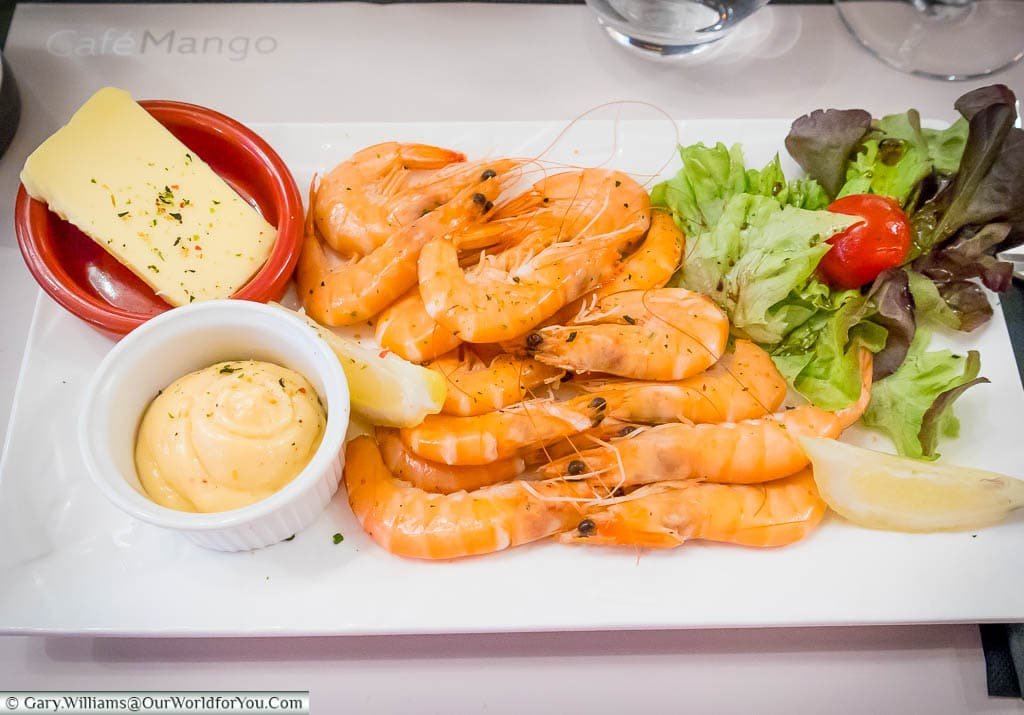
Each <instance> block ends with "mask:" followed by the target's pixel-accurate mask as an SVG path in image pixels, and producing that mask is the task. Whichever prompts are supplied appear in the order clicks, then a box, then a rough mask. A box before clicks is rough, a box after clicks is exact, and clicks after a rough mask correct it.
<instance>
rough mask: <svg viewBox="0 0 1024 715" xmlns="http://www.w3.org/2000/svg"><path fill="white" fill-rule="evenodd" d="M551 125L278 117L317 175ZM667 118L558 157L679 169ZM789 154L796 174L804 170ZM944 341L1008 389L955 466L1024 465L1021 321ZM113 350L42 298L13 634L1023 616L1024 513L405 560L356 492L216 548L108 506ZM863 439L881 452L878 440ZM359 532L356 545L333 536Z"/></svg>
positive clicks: (29, 363)
mask: <svg viewBox="0 0 1024 715" xmlns="http://www.w3.org/2000/svg"><path fill="white" fill-rule="evenodd" d="M562 128H563V127H562V125H556V124H554V123H489V124H408V125H405V124H393V125H362V124H360V125H267V126H261V127H257V130H258V131H260V132H261V133H262V134H263V136H265V137H266V139H267V140H268V141H269V142H270V143H271V144H272V145H273V146H274V147H276V148H277V149H278V151H279V152H280V153H281V154H282V156H283V157H284V158H285V160H286V161H287V162H288V164H289V165H290V166H291V168H292V170H293V171H294V172H295V175H296V179H297V180H298V182H299V184H300V186H303V187H304V186H306V185H308V182H309V180H310V178H311V176H312V174H313V172H314V171H323V170H324V169H327V168H330V167H331V166H332V165H333V164H334V163H335V162H336V161H338V160H340V159H342V158H343V157H345V156H347V155H348V154H349V153H351V152H352V151H354V150H356V149H358V148H360V147H363V146H366V145H368V144H371V143H374V142H377V141H383V140H388V139H398V140H405V141H425V142H429V143H436V144H440V145H445V146H452V147H457V148H459V149H462V150H463V151H465V152H467V153H468V154H469V155H470V156H483V155H499V154H505V155H510V154H511V155H529V156H532V155H536V154H539V153H540V152H541V151H543V150H544V148H545V147H547V146H548V145H549V144H550V143H551V142H552V141H553V140H554V139H555V138H556V136H558V134H559V132H560V131H561V130H562ZM679 129H680V136H681V139H682V141H684V142H685V143H690V142H694V141H698V140H703V141H705V142H713V141H718V140H721V141H725V142H733V141H742V142H743V145H744V149H745V151H746V155H747V158H748V163H749V164H750V165H752V166H758V165H761V164H763V163H764V162H765V161H767V160H768V159H769V158H770V157H771V155H772V154H774V153H775V152H776V151H780V150H781V147H782V139H783V137H784V136H785V133H786V130H787V129H788V122H784V121H759V122H734V121H700V122H682V123H680V124H679ZM674 141H675V129H674V127H673V125H672V124H670V123H667V122H660V123H658V122H647V123H643V122H621V123H612V122H584V123H580V124H577V125H575V126H574V127H573V128H572V129H571V130H570V131H569V132H568V133H567V134H566V135H564V136H563V137H562V138H561V139H559V141H558V142H557V144H556V147H555V149H554V150H553V151H552V152H549V153H548V154H547V155H546V157H547V158H549V159H556V160H560V161H564V162H567V163H578V164H584V165H596V164H600V163H606V164H607V165H610V166H614V167H616V168H620V169H624V170H628V171H632V172H635V173H638V174H644V175H652V174H656V173H663V174H665V175H668V174H670V173H672V172H674V171H675V170H676V169H677V168H678V159H676V158H675V157H674V151H673V144H674ZM794 169H795V167H794V166H793V164H792V163H788V164H787V171H788V172H790V173H795V171H794ZM936 343H942V344H945V345H949V346H953V347H957V348H959V349H967V348H968V347H974V348H977V349H978V350H980V351H981V355H982V366H983V368H982V370H983V374H985V375H986V376H988V377H989V378H990V379H991V380H992V384H991V385H986V386H981V387H976V388H973V389H972V390H970V391H969V392H968V393H967V394H966V395H965V396H964V397H963V398H962V399H961V401H960V402H959V403H958V405H957V412H958V414H959V415H960V416H961V420H962V423H963V429H962V432H961V436H960V438H959V439H958V440H955V441H950V442H948V443H945V444H943V446H942V448H943V453H944V456H945V458H946V459H948V460H949V461H952V462H958V463H962V464H969V465H973V466H978V467H984V468H989V469H994V470H997V471H1002V472H1006V473H1009V474H1013V475H1015V476H1018V477H1024V439H1022V438H1021V431H1020V422H1021V419H1022V416H1024V390H1022V388H1021V383H1020V379H1019V376H1018V372H1017V366H1016V363H1015V362H1014V357H1013V352H1012V350H1011V346H1010V342H1009V338H1008V335H1007V331H1006V325H1005V323H1004V321H1003V317H1002V313H1001V312H1000V310H999V309H998V308H997V309H996V311H995V318H994V319H993V320H992V322H991V323H990V324H988V325H987V326H985V327H984V328H982V329H980V330H978V331H977V332H976V333H973V334H971V335H969V336H938V337H937V338H936ZM110 346H111V343H110V341H109V340H107V339H106V338H104V337H101V336H100V335H98V334H97V333H95V332H93V331H92V330H91V329H90V328H88V327H86V326H85V325H84V324H83V323H81V322H79V321H78V320H77V319H75V318H74V317H72V316H70V315H68V314H67V313H65V312H64V311H63V310H61V309H60V308H59V307H58V306H57V305H56V304H54V303H52V302H51V301H50V300H49V299H47V298H46V297H45V296H42V297H41V298H40V300H39V303H38V305H37V309H36V315H35V319H34V323H33V328H32V331H31V334H30V336H29V340H28V345H27V347H26V350H25V358H24V363H23V367H22V374H21V377H20V383H19V386H18V391H17V396H16V399H15V404H14V407H13V410H12V422H11V426H10V430H9V432H8V439H7V444H6V447H5V451H4V455H3V461H2V464H0V631H2V632H8V633H93V634H96V633H106V634H123V635H135V634H142V635H306V634H325V635H326V634H396V633H453V632H473V631H528V630H567V629H613V628H702V627H739V626H780V625H824V624H880V623H924V622H955V621H966V622H978V621H1004V620H1024V569H1021V568H1019V564H1018V561H1019V558H1018V557H1019V554H1020V553H1021V551H1022V549H1024V519H1020V518H1014V519H1011V520H1010V521H1008V522H1006V523H1004V524H1001V525H999V526H996V527H993V528H991V529H986V530H983V531H980V532H977V533H973V532H968V533H956V534H934V535H905V534H895V533H885V532H880V531H868V530H864V529H859V528H857V527H854V526H852V525H850V524H848V523H844V522H843V521H842V520H841V519H839V518H838V517H835V516H830V517H829V518H828V519H827V521H826V523H825V524H824V525H823V526H822V527H821V529H820V530H818V531H817V532H816V533H814V534H813V535H812V536H811V537H810V538H809V539H807V540H806V541H805V542H803V543H799V544H796V545H794V546H790V547H787V548H783V549H778V550H771V551H756V550H748V549H742V548H733V547H728V546H718V545H710V544H699V543H694V544H689V545H687V546H684V547H682V548H679V549H675V550H672V551H667V552H657V553H636V552H633V551H628V550H621V551H619V550H607V549H593V548H579V547H577V548H574V547H567V546H559V545H557V544H554V543H540V544H535V545H531V546H527V547H523V548H519V549H514V550H512V551H509V552H506V553H502V554H496V555H493V556H488V557H483V558H476V559H470V560H464V561H459V562H452V563H426V562H416V561H407V560H402V559H400V558H397V557H394V556H391V555H390V554H388V553H387V552H385V551H384V550H382V549H380V548H379V547H377V546H376V545H375V544H373V543H372V542H371V541H370V540H369V539H368V538H367V537H366V536H364V535H363V533H362V531H361V530H360V528H359V525H358V524H357V523H356V521H355V519H354V518H353V517H352V515H351V513H350V511H349V508H348V505H347V503H346V500H345V495H344V491H343V490H342V492H339V494H338V495H337V497H336V498H335V499H334V502H333V503H332V504H331V506H330V507H329V508H328V510H327V511H326V512H325V513H324V514H323V515H322V516H321V518H320V519H319V521H317V522H316V523H315V524H314V525H313V526H312V527H311V528H309V529H308V530H307V531H304V532H303V533H300V534H298V535H297V536H296V537H295V539H294V540H292V541H290V542H284V543H281V544H278V545H276V546H273V547H270V548H267V549H264V550H261V551H257V552H253V553H241V554H224V553H218V552H214V551H205V550H203V549H201V548H199V547H197V546H195V545H193V544H192V543H191V542H189V541H188V540H187V539H186V538H184V537H182V536H179V535H177V534H174V533H167V532H164V531H161V530H159V529H157V528H154V527H151V526H147V525H145V524H141V523H137V522H135V521H133V520H132V519H130V518H128V517H127V516H125V515H124V514H122V513H121V512H119V511H118V510H117V509H115V508H114V507H112V506H110V505H109V504H107V502H106V501H105V500H104V499H103V497H102V496H100V494H99V493H98V491H97V490H96V489H95V488H94V487H93V485H92V484H91V482H89V480H88V478H87V476H86V474H85V473H84V471H83V469H82V465H81V461H80V459H79V452H78V446H77V444H76V442H75V438H74V435H75V423H76V420H77V419H78V410H79V404H80V399H81V395H82V392H83V389H84V387H85V383H86V381H87V380H88V378H89V377H90V375H91V374H92V372H93V370H94V369H95V368H96V365H97V363H98V362H99V360H100V359H101V358H102V357H103V355H104V354H105V353H106V351H107V350H109V348H110ZM852 438H853V439H854V440H858V441H861V442H862V443H865V444H875V445H877V446H882V447H884V446H885V445H884V442H883V441H882V440H881V439H880V438H878V437H874V436H871V435H869V434H867V433H860V434H854V435H853V436H852ZM335 532H341V533H342V534H344V536H345V540H344V542H343V543H341V544H339V545H334V544H333V543H332V539H331V536H332V535H333V534H334V533H335Z"/></svg>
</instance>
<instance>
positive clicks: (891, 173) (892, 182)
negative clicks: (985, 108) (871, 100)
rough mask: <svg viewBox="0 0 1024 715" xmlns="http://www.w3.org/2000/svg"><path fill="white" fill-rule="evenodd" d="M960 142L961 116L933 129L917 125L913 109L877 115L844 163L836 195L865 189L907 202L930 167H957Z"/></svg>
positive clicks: (951, 170) (964, 133)
mask: <svg viewBox="0 0 1024 715" xmlns="http://www.w3.org/2000/svg"><path fill="white" fill-rule="evenodd" d="M966 143H967V122H966V121H965V120H963V119H960V120H958V121H957V122H955V123H953V124H952V125H951V126H950V127H949V128H947V129H943V130H936V129H922V128H921V118H920V116H918V113H917V112H916V111H915V110H913V109H911V110H910V111H909V112H905V113H904V114H890V115H889V116H887V117H882V119H880V120H879V121H878V122H877V128H876V129H875V130H873V131H872V132H871V133H870V134H869V135H868V137H867V139H866V140H865V141H864V142H863V144H862V145H861V147H860V149H859V150H858V152H857V154H856V155H855V156H854V157H853V158H852V159H851V161H850V162H849V164H848V165H847V167H846V183H845V184H844V185H843V188H842V189H841V190H840V191H839V196H848V195H850V194H869V193H870V194H878V195H880V196H891V197H892V198H894V199H896V200H897V201H899V202H900V204H901V205H904V206H907V205H910V204H913V203H915V199H916V198H917V196H918V195H919V191H920V189H921V182H922V181H923V180H924V179H926V178H927V177H929V176H931V175H932V172H933V171H937V172H939V173H940V174H952V173H954V172H955V171H956V170H957V169H958V168H959V166H960V158H961V157H962V156H963V153H964V146H965V145H966Z"/></svg>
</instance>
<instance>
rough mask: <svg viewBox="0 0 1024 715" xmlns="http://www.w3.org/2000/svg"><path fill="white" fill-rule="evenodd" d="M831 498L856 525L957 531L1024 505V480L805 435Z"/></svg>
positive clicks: (817, 473)
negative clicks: (898, 455)
mask: <svg viewBox="0 0 1024 715" xmlns="http://www.w3.org/2000/svg"><path fill="white" fill-rule="evenodd" d="M800 443H801V444H802V445H803V447H804V450H805V451H806V452H807V455H808V456H809V457H810V459H811V464H812V465H813V467H814V481H815V482H817V484H818V489H819V491H820V492H821V496H822V498H823V499H824V500H825V502H826V503H827V504H828V505H829V506H830V507H831V508H832V509H833V510H835V511H836V512H838V513H839V514H840V515H841V516H843V517H845V518H846V519H849V520H850V521H852V522H853V523H855V524H859V525H860V526H866V527H869V528H872V529H887V530H890V531H916V532H927V531H957V530H961V529H975V528H978V527H982V526H988V525H990V524H994V523H996V522H998V521H1001V520H1002V519H1003V518H1005V517H1006V515H1007V514H1009V513H1010V512H1011V511H1012V510H1014V509H1017V508H1019V507H1021V506H1024V481H1021V480H1019V479H1014V478H1013V477H1007V476H1005V475H1002V474H996V473H995V472H986V471H982V470H980V469H971V468H969V467H957V466H954V465H952V464H937V463H935V462H919V461H917V460H914V459H907V458H905V457H897V456H895V455H892V454H884V453H882V452H875V451H873V450H870V449H864V448H862V447H854V446H853V445H849V444H844V443H843V442H837V441H835V440H831V439H819V438H807V437H805V438H801V440H800Z"/></svg>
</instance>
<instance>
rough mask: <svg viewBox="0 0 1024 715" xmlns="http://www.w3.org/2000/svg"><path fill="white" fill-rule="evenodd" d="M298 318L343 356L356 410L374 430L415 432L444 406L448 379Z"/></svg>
mask: <svg viewBox="0 0 1024 715" xmlns="http://www.w3.org/2000/svg"><path fill="white" fill-rule="evenodd" d="M278 307H280V308H281V309H282V310H287V311H288V312H290V313H292V314H294V315H296V316H298V317H299V318H301V319H302V320H305V321H306V322H307V323H308V324H309V325H310V326H311V327H312V328H314V329H315V330H316V331H317V333H319V335H320V337H321V338H323V340H324V342H326V343H327V344H328V345H330V346H331V349H332V350H333V351H334V354H335V355H337V356H338V361H339V362H340V363H341V367H342V369H343V370H344V371H345V377H346V378H348V390H349V396H350V397H349V399H350V400H351V403H352V411H353V412H354V413H357V414H358V415H360V416H361V417H363V418H364V419H365V420H366V421H367V422H369V423H370V424H373V425H383V426H386V427H413V426H415V425H418V424H419V423H420V422H422V421H423V418H424V417H426V416H427V415H432V414H436V413H438V412H440V411H441V407H442V405H444V398H445V394H446V392H447V386H446V385H445V381H444V377H443V376H441V375H440V374H439V373H437V372H434V371H433V370H428V369H427V368H425V367H420V366H419V365H415V364H413V363H411V362H409V361H408V360H404V359H402V358H400V357H398V356H397V355H395V354H394V353H391V352H388V351H387V350H382V349H381V348H374V347H369V346H366V345H363V344H362V343H359V342H356V341H355V340H351V339H349V338H345V337H342V336H340V335H338V334H337V333H335V332H334V331H332V330H330V329H329V328H325V327H324V326H322V325H320V324H319V323H317V322H316V321H315V320H312V319H311V318H309V317H308V316H307V315H304V314H302V313H298V312H296V311H293V310H289V309H288V308H285V307H284V306H282V305H279V306H278Z"/></svg>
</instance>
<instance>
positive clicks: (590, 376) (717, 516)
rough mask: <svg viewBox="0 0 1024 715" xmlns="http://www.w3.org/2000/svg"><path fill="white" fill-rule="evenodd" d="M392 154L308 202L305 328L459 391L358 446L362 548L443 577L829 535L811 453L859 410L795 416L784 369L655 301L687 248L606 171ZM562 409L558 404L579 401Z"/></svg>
mask: <svg viewBox="0 0 1024 715" xmlns="http://www.w3.org/2000/svg"><path fill="white" fill-rule="evenodd" d="M528 164H529V162H528V161H527V160H517V159H506V158H502V159H494V160H486V161H475V162H470V161H467V160H466V158H465V156H464V155H463V154H461V153H459V152H456V151H452V150H449V149H444V148H440V147H434V146H427V145H419V144H400V143H396V142H389V143H385V144H379V145H376V146H372V147H369V148H366V149H363V150H362V151H360V152H358V153H356V154H355V155H354V156H353V157H352V158H350V159H349V160H347V161H344V162H342V163H341V164H340V165H338V166H337V167H336V168H335V169H333V170H332V171H331V172H330V173H328V174H327V175H325V176H324V177H323V178H322V181H320V182H319V185H317V184H316V182H314V187H312V188H311V195H310V211H309V216H308V217H307V222H306V225H307V228H306V236H305V239H304V245H303V251H302V255H301V257H300V260H299V265H298V270H297V283H298V290H299V295H300V297H301V298H302V300H303V303H304V306H305V309H306V311H307V313H308V314H309V315H310V316H311V317H313V318H314V319H315V320H317V321H319V322H321V323H324V324H327V325H331V326H344V325H356V324H361V323H363V324H365V322H367V321H369V322H371V324H373V325H374V327H375V335H376V338H377V340H378V341H379V343H380V344H381V345H382V346H383V347H384V348H385V349H387V350H390V351H392V352H395V353H397V354H398V355H400V356H402V357H403V358H405V359H407V360H410V361H413V362H416V363H420V364H422V365H425V366H426V367H428V368H430V369H433V370H436V371H437V372H439V373H440V374H441V375H443V376H444V378H445V380H446V381H447V386H448V393H447V398H446V400H445V403H444V406H443V408H442V410H441V413H440V414H435V415H429V416H428V417H426V419H424V420H423V422H422V423H421V424H419V425H416V426H412V427H407V428H402V429H393V428H383V427H378V428H377V429H376V432H375V438H371V437H366V436H364V437H359V438H357V439H355V440H354V441H352V442H350V443H349V445H348V447H347V452H346V461H345V474H344V480H345V484H346V487H347V490H348V499H349V503H350V505H351V507H352V510H353V511H354V513H355V515H356V517H357V518H358V520H359V522H360V523H361V524H362V527H363V529H364V530H365V531H366V532H367V533H368V534H369V535H370V536H371V537H372V538H373V539H374V540H375V541H376V542H377V543H378V544H380V545H381V546H383V547H384V548H386V549H388V550H389V551H391V552H392V553H395V554H399V555H402V556H407V557H417V558H425V559H450V558H458V557H463V556H471V555H479V554H485V553H491V552H495V551H500V550H502V549H506V548H509V547H512V546H517V545H519V544H525V543H528V542H532V541H536V540H539V539H543V538H547V537H551V536H555V537H556V538H557V539H558V540H559V541H561V542H564V543H580V544H610V545H630V546H636V547H654V548H659V547H661V548H665V547H673V546H678V545H679V544H682V543H683V542H684V541H686V540H689V539H706V540H712V541H719V542H728V543H734V544H742V545H746V546H757V547H770V546H781V545H785V544H789V543H792V542H794V541H797V540H799V539H802V538H803V537H804V536H806V535H807V534H808V533H809V532H810V531H812V530H813V529H814V528H815V527H816V526H817V525H818V523H819V522H820V521H821V519H822V517H823V516H824V513H825V504H824V502H823V501H822V500H821V498H820V496H819V495H818V492H817V489H816V487H815V484H814V480H813V477H812V475H811V471H810V467H809V462H808V458H807V456H806V455H805V454H804V452H803V450H802V448H801V446H800V443H799V440H798V437H799V436H802V435H806V436H819V437H821V436H827V437H837V436H838V435H839V434H840V433H841V432H842V431H843V430H844V429H845V428H847V427H848V426H850V425H851V424H853V422H855V421H856V420H857V419H858V418H859V417H860V415H861V413H862V412H863V411H864V409H865V407H866V405H867V402H868V400H869V398H870V387H871V356H870V354H868V353H866V352H865V353H864V355H863V358H862V366H861V367H862V370H861V373H862V376H863V387H862V390H861V397H860V399H859V400H858V401H857V402H856V403H855V404H853V405H851V406H850V407H847V408H845V409H842V410H839V411H837V412H827V411H825V410H821V409H818V408H816V407H813V406H811V405H802V406H799V407H795V408H790V409H782V403H783V400H784V399H785V396H786V391H787V390H786V382H785V380H784V379H783V377H782V376H781V375H780V374H779V372H778V370H776V368H775V366H774V364H773V363H772V360H771V358H770V357H769V355H768V354H767V353H765V352H764V351H763V350H762V349H761V348H759V347H758V346H756V345H755V344H753V343H751V342H748V341H745V340H740V339H737V340H734V341H733V342H732V344H731V345H730V342H729V322H728V318H727V317H726V315H725V314H724V313H723V312H722V311H721V310H720V309H719V308H718V307H717V306H716V305H715V304H714V302H712V301H711V300H710V299H709V298H707V297H706V296H703V295H700V294H698V293H694V292H691V291H688V290H685V289H683V288H668V287H665V286H666V284H667V283H668V282H669V279H670V278H671V277H672V275H673V273H674V272H675V271H676V270H677V268H678V266H679V264H680V261H681V259H682V256H683V251H684V245H685V239H684V236H683V235H682V233H681V232H680V230H679V229H678V228H677V227H676V225H675V223H674V221H673V219H672V218H671V216H669V215H667V214H665V213H662V212H657V211H655V212H653V213H652V210H651V205H650V199H649V197H648V195H647V192H646V191H645V190H644V188H643V187H642V186H640V185H639V184H638V183H637V182H636V181H634V180H633V179H631V178H630V177H629V176H627V175H625V174H623V173H620V172H617V171H612V170H606V169H582V170H571V171H563V172H561V173H557V174H553V175H547V176H544V177H543V178H541V179H540V180H539V181H537V182H536V183H534V184H533V185H532V186H531V187H530V188H529V189H527V190H526V191H525V192H523V193H521V194H519V195H516V196H514V197H513V198H505V197H504V196H503V195H504V194H506V193H508V192H509V190H510V189H511V188H512V187H513V186H514V185H515V184H516V183H518V182H521V181H522V178H523V176H524V170H525V167H526V166H527V165H528ZM566 393H569V394H568V396H566Z"/></svg>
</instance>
